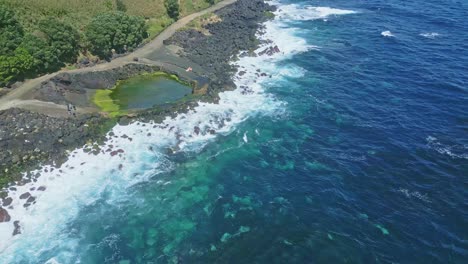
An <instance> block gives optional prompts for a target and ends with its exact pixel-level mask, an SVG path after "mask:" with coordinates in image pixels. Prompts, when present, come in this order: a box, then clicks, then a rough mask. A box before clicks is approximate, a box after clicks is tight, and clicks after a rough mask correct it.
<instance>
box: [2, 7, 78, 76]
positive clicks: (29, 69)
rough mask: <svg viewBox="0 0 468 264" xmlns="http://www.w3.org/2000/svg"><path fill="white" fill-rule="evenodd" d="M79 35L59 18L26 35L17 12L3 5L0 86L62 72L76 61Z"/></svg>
mask: <svg viewBox="0 0 468 264" xmlns="http://www.w3.org/2000/svg"><path fill="white" fill-rule="evenodd" d="M79 39H80V38H79V34H78V32H77V31H76V30H75V29H74V28H73V27H71V26H70V25H68V24H65V23H63V22H60V21H58V20H56V19H55V18H46V19H44V20H42V21H40V22H39V24H38V30H37V31H36V32H34V33H26V34H25V33H24V31H23V27H22V26H21V24H20V23H19V22H18V21H17V20H16V17H15V13H14V12H13V11H11V10H10V9H8V8H6V7H5V6H3V5H0V85H8V84H10V83H12V82H14V81H16V80H22V79H23V78H27V77H32V76H35V75H36V74H39V73H45V72H51V71H55V70H58V69H60V68H61V67H62V66H64V63H65V62H70V63H72V62H75V61H76V58H77V56H78V52H79Z"/></svg>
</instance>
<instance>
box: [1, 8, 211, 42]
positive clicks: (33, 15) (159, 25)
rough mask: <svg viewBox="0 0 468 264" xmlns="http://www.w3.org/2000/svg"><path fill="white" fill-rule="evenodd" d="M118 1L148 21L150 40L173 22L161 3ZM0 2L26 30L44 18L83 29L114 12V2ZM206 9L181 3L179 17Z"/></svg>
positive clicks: (32, 27)
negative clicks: (105, 14)
mask: <svg viewBox="0 0 468 264" xmlns="http://www.w3.org/2000/svg"><path fill="white" fill-rule="evenodd" d="M219 1H220V0H217V1H216V2H219ZM121 2H122V3H123V4H124V5H125V7H126V9H127V13H128V14H131V15H138V16H143V17H145V18H146V19H147V23H148V25H149V35H150V38H152V37H154V36H156V35H157V34H159V33H160V32H161V31H162V30H163V29H164V28H166V27H167V26H168V25H170V24H171V23H172V22H173V20H172V19H170V18H169V17H168V16H167V14H166V9H165V7H164V0H121ZM0 3H4V4H6V5H8V6H10V7H11V8H12V9H14V10H15V11H16V13H17V16H18V18H19V19H20V21H21V22H22V24H23V25H24V26H25V27H26V29H27V30H29V31H34V29H35V27H36V25H37V24H38V21H40V20H41V19H43V18H44V17H46V16H53V17H56V18H58V19H61V20H63V21H65V22H68V23H69V24H71V25H73V26H75V27H76V28H77V29H79V30H82V29H83V28H84V27H85V26H86V25H87V24H88V23H89V21H90V20H91V18H92V17H93V16H94V15H96V14H98V13H102V12H106V11H109V10H116V0H0ZM208 6H209V4H208V3H207V2H206V1H205V0H180V11H181V12H180V14H181V16H186V15H188V14H191V13H194V12H196V11H198V10H201V9H204V8H207V7H208Z"/></svg>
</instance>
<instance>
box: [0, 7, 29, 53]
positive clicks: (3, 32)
mask: <svg viewBox="0 0 468 264" xmlns="http://www.w3.org/2000/svg"><path fill="white" fill-rule="evenodd" d="M23 34H24V32H23V27H22V26H21V24H20V23H19V22H18V20H17V19H16V17H15V13H14V12H13V11H12V10H10V9H9V8H7V7H6V6H4V5H1V4H0V55H1V56H5V55H13V53H14V51H15V49H16V48H17V47H18V46H19V44H20V43H21V40H22V38H23Z"/></svg>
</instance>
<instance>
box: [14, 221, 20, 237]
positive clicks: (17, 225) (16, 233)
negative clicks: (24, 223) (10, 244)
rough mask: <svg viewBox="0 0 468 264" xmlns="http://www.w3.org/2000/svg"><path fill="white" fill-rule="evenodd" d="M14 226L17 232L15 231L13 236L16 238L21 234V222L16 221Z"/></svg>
mask: <svg viewBox="0 0 468 264" xmlns="http://www.w3.org/2000/svg"><path fill="white" fill-rule="evenodd" d="M13 225H14V226H15V230H13V235H14V236H16V235H19V234H21V226H20V224H19V221H14V222H13Z"/></svg>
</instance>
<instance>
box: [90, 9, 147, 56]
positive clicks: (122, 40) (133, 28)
mask: <svg viewBox="0 0 468 264" xmlns="http://www.w3.org/2000/svg"><path fill="white" fill-rule="evenodd" d="M85 36H86V38H87V40H88V42H89V48H90V51H91V52H92V53H93V54H95V55H98V56H99V57H101V58H109V57H110V56H111V55H112V50H115V52H117V53H123V52H126V51H127V50H132V49H134V48H136V47H137V46H138V45H139V44H140V43H141V42H142V41H143V39H145V38H146V37H147V36H148V33H147V26H146V24H145V20H144V19H143V18H141V17H137V16H130V15H127V14H125V13H123V12H108V13H103V14H100V15H97V16H96V17H94V18H93V20H92V21H91V23H90V24H89V25H88V26H87V27H86V28H85Z"/></svg>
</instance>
